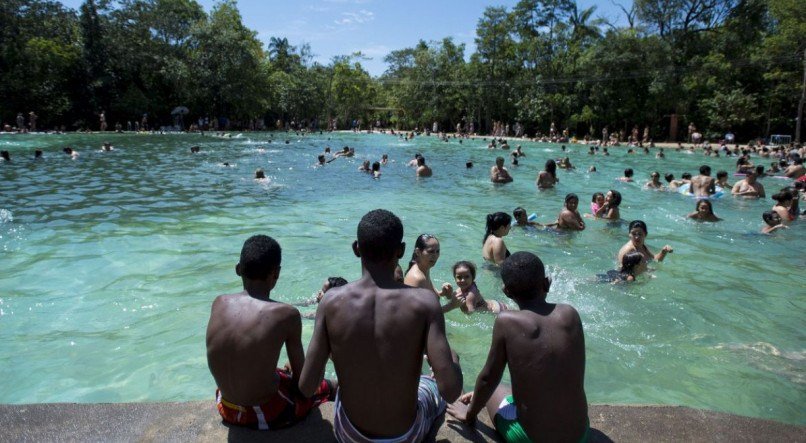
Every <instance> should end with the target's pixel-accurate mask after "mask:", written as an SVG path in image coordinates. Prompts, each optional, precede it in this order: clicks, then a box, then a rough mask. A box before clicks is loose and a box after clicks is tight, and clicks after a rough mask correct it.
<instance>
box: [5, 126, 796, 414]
mask: <svg viewBox="0 0 806 443" xmlns="http://www.w3.org/2000/svg"><path fill="white" fill-rule="evenodd" d="M269 137H270V136H269V135H268V134H252V135H248V134H244V135H243V136H242V137H239V138H232V139H219V138H212V137H201V136H198V135H105V136H99V135H63V136H56V135H49V136H44V135H27V136H24V135H3V136H0V149H3V150H9V151H10V152H11V155H12V160H13V162H12V163H10V164H7V163H0V178H2V180H0V258H2V261H1V262H0V268H2V270H3V271H2V272H0V402H3V403H29V402H124V401H126V402H128V401H179V400H199V399H212V395H213V392H214V389H215V386H214V383H213V379H212V377H211V376H210V374H209V372H208V370H207V363H206V358H205V348H204V335H205V328H206V324H207V318H208V315H209V309H210V304H211V302H212V300H213V298H214V297H215V296H216V295H217V294H221V293H225V292H234V291H238V290H240V281H239V279H238V277H237V276H236V275H235V272H234V266H235V263H236V262H237V260H238V254H239V252H240V247H241V245H242V243H243V241H244V240H245V239H246V238H247V237H248V236H250V235H252V234H256V233H266V234H269V235H271V236H273V237H275V238H276V239H277V240H278V241H279V242H280V244H281V245H282V246H283V249H284V257H283V271H282V275H281V278H280V281H279V283H278V285H277V288H276V289H275V291H274V292H273V293H272V295H273V297H275V298H277V299H280V300H284V301H288V302H293V303H303V302H305V301H309V300H311V299H312V298H313V296H314V294H315V292H316V291H317V290H318V289H319V287H320V286H321V283H322V281H323V280H324V279H325V278H326V277H327V276H335V275H341V276H344V277H345V278H347V279H355V278H357V277H358V276H359V273H360V265H359V262H358V260H357V259H356V258H355V257H354V256H353V255H352V252H351V249H350V244H351V242H352V240H353V239H354V236H355V228H356V225H357V223H358V220H359V219H360V217H361V216H362V215H363V214H364V213H365V212H366V211H368V210H370V209H374V208H377V207H383V208H387V209H390V210H392V211H393V212H395V213H396V214H398V215H399V216H400V217H401V219H402V220H403V223H404V226H405V229H406V238H405V240H406V242H407V243H408V244H409V245H410V246H411V245H413V243H414V239H415V237H416V236H417V235H418V234H419V233H423V232H427V233H432V234H436V235H437V236H438V237H439V238H440V241H441V243H442V257H441V258H440V261H439V263H438V264H437V266H436V267H435V268H434V269H433V270H432V278H433V280H434V282H435V284H437V285H439V284H441V283H442V282H445V281H450V282H452V277H451V275H450V267H451V265H452V264H453V263H454V262H455V261H458V260H462V259H469V260H472V261H475V262H476V263H477V264H480V262H481V240H482V235H483V232H484V219H485V215H486V214H487V213H490V212H494V211H498V210H501V211H506V212H510V213H511V211H512V209H514V208H515V207H516V206H523V207H525V208H526V209H527V211H528V212H529V213H531V212H537V213H538V215H539V216H538V221H542V222H547V221H549V220H551V219H553V218H554V217H556V214H557V213H558V212H559V210H560V208H561V205H562V203H561V202H562V199H563V197H564V195H565V194H566V193H568V192H576V193H577V194H579V195H580V199H581V203H580V210H581V211H582V212H585V211H587V208H588V206H589V202H590V196H591V194H592V193H593V192H594V191H603V192H604V191H606V190H608V189H611V188H612V189H617V190H620V191H621V192H622V195H623V197H624V200H623V203H622V206H621V213H622V217H624V218H625V219H628V220H630V219H635V218H640V219H643V220H645V221H646V222H647V224H648V226H649V237H648V239H647V244H648V245H649V246H650V248H652V249H653V250H654V251H657V250H658V249H659V248H660V247H662V246H663V245H664V244H667V243H668V244H670V245H672V246H673V247H674V249H675V251H674V253H673V254H671V255H670V256H669V257H668V258H667V260H666V261H665V262H664V263H661V264H656V265H655V266H654V267H655V268H656V271H655V272H653V273H652V274H651V277H649V278H643V279H641V281H639V282H637V283H635V284H631V285H608V284H599V283H596V282H595V279H594V276H595V274H597V273H602V272H605V271H607V270H609V269H612V268H613V267H614V262H615V254H616V252H617V251H618V249H619V248H620V247H621V246H622V245H623V244H624V243H625V242H626V241H627V234H626V227H625V226H623V225H616V226H613V225H608V224H605V223H603V222H597V221H591V220H588V229H587V230H586V231H584V232H582V233H578V234H571V235H558V234H552V233H548V232H526V231H522V230H520V229H513V230H512V232H511V233H510V234H509V236H507V237H506V238H505V242H506V244H507V246H508V247H509V249H510V250H511V251H518V250H529V251H533V252H535V253H537V254H538V255H539V256H540V257H541V258H542V259H543V261H544V262H545V263H546V264H547V265H548V267H549V272H550V274H551V275H552V277H553V279H554V284H553V286H552V288H551V289H552V290H551V292H550V294H549V300H551V301H556V302H564V303H570V304H572V305H573V306H575V307H576V308H577V309H578V310H579V312H580V314H581V316H582V320H583V323H584V327H585V337H586V348H587V371H586V375H587V377H586V391H587V394H588V399H589V401H591V402H594V403H662V404H679V405H686V406H693V407H699V408H708V409H715V410H719V411H726V412H732V413H736V414H742V415H750V416H758V417H767V418H772V419H777V420H782V421H786V422H790V423H798V424H806V417H805V416H804V414H803V405H804V404H806V389H804V388H805V387H806V361H805V360H804V359H806V349H805V345H806V340H805V339H804V321H803V319H804V308H805V307H806V291H804V281H805V280H804V277H803V269H804V265H806V260H804V256H803V251H804V246H806V242H804V240H803V238H804V223H803V222H800V223H799V224H798V223H796V224H795V225H794V226H793V227H792V229H790V230H787V231H783V232H780V233H778V234H777V235H775V236H762V235H758V234H756V233H757V232H758V230H759V229H760V227H761V223H762V222H761V215H760V214H761V212H763V211H764V210H767V209H768V208H769V207H771V206H772V202H771V200H769V199H767V200H765V201H743V200H735V199H733V198H731V197H729V196H728V197H726V198H723V199H720V200H716V201H715V212H716V213H717V215H719V216H720V217H722V218H724V219H725V221H723V222H721V223H718V224H698V223H695V222H691V221H688V220H686V218H685V216H686V214H688V213H689V212H691V211H693V210H694V202H693V200H691V199H689V198H686V197H683V196H681V195H677V194H671V193H664V192H653V191H648V190H644V189H642V188H641V185H640V184H626V183H619V182H616V181H615V180H614V178H615V177H618V176H619V175H620V174H621V171H622V170H623V169H624V168H625V167H627V166H630V167H633V168H634V169H635V170H636V177H638V178H639V180H638V181H639V182H641V183H643V182H644V181H645V180H646V179H647V178H648V173H649V171H651V170H656V169H657V170H659V171H660V172H661V173H664V172H673V173H674V174H675V175H676V176H678V177H679V175H680V174H681V173H682V172H684V171H689V172H692V173H696V170H697V167H698V166H699V165H700V164H701V163H702V162H706V163H708V164H710V165H711V166H712V167H713V168H714V171H716V170H718V169H728V170H732V164H733V161H732V160H730V159H726V158H717V159H715V158H704V157H702V156H701V155H700V154H687V153H684V152H674V151H673V150H668V149H667V150H666V151H667V158H666V159H662V160H660V159H655V158H654V155H652V156H649V155H643V154H636V155H627V154H626V153H625V152H624V150H623V149H618V148H613V149H612V151H613V154H612V155H611V156H610V157H601V156H596V157H590V156H588V155H587V153H586V152H587V149H586V147H584V146H574V145H569V147H570V153H569V156H570V157H571V160H572V161H573V162H574V163H575V164H577V165H578V166H579V169H577V170H575V171H570V172H566V171H560V172H559V177H560V180H561V181H560V184H559V186H558V188H557V189H556V190H550V191H545V192H538V191H537V190H536V188H535V186H534V179H535V177H536V175H537V172H538V171H539V169H541V167H542V165H543V163H544V162H545V160H546V159H548V158H555V157H559V156H560V155H561V152H560V147H559V146H558V145H546V144H534V143H521V144H522V145H523V147H524V151H525V152H526V154H527V157H526V158H525V159H523V160H522V162H521V166H519V167H515V168H512V167H510V170H511V171H512V175H513V176H514V178H515V181H514V182H513V183H511V184H508V185H504V186H500V185H498V186H497V185H492V184H491V183H489V181H488V176H487V174H488V170H489V167H490V166H491V165H492V164H493V160H494V157H495V156H497V155H501V153H502V151H493V152H491V151H488V150H487V149H486V142H484V141H482V140H474V141H465V142H464V143H463V144H459V143H458V142H457V141H455V140H452V141H451V142H450V143H444V142H440V141H437V140H436V139H435V138H425V137H421V138H417V139H415V140H413V141H410V142H404V141H402V140H400V139H398V138H395V137H393V136H389V135H380V134H376V135H354V134H338V135H331V136H330V137H332V139H328V137H329V136H328V135H323V136H308V137H298V136H294V135H293V134H292V135H288V136H287V137H288V139H289V141H290V143H289V144H287V145H286V144H284V143H282V141H283V140H284V139H285V137H286V135H285V134H277V135H275V136H274V138H275V140H274V142H273V143H268V139H269ZM104 140H110V141H111V142H112V143H113V144H114V145H115V146H116V150H115V151H113V152H108V153H102V152H99V147H100V145H101V143H102V141H104ZM68 144H69V145H71V146H73V147H74V148H75V149H76V150H77V151H79V152H80V156H79V157H78V158H77V159H75V160H71V159H70V158H69V157H68V156H66V155H64V154H62V153H61V148H62V147H64V146H66V145H68ZM197 144H198V145H201V147H202V152H201V153H200V154H197V155H191V154H190V153H189V147H190V146H192V145H197ZM325 145H329V146H331V147H332V148H333V149H334V150H335V149H338V148H340V147H342V146H344V145H349V146H352V147H355V148H356V153H357V154H356V157H355V158H354V159H338V160H336V161H334V162H333V163H330V164H328V165H327V166H326V167H324V168H314V167H313V164H314V163H315V162H316V156H317V155H318V154H319V153H321V152H322V151H323V148H324V146H325ZM513 146H514V145H513ZM35 148H41V149H44V150H45V158H44V159H42V160H39V161H34V160H33V159H32V157H33V150H34V149H35ZM415 152H422V153H424V155H425V156H426V158H427V160H428V163H429V164H430V165H431V166H432V167H433V169H434V177H432V178H428V179H421V180H418V179H416V178H415V177H414V172H413V170H412V169H410V168H408V167H406V162H407V161H408V160H409V159H411V157H412V156H413V154H414V153H415ZM383 153H388V154H389V156H390V158H391V159H392V163H390V164H389V165H388V166H387V167H385V168H384V169H383V177H382V179H381V180H378V181H375V180H371V179H369V178H368V176H367V175H365V174H364V173H361V172H358V171H357V168H358V166H359V165H360V164H361V161H362V160H364V159H369V160H372V161H374V160H377V159H379V158H380V156H381V154H383ZM653 154H654V152H653ZM468 159H472V160H473V161H474V162H475V163H476V167H475V168H474V169H471V170H467V169H465V166H464V164H465V161H466V160H468ZM225 161H226V162H229V163H231V164H232V166H231V167H224V166H223V165H222V162H225ZM766 163H769V162H766ZM591 164H595V165H596V166H597V167H598V169H599V172H597V173H592V174H591V173H587V172H586V171H587V167H588V166H589V165H591ZM258 167H261V168H263V169H265V170H266V175H267V176H269V178H270V179H269V181H268V182H267V183H257V182H255V181H254V180H253V179H252V176H253V174H254V170H255V169H256V168H258ZM731 179H733V177H731ZM763 183H764V185H765V186H766V188H767V193H768V195H769V194H772V193H773V192H774V191H775V190H777V188H779V187H780V186H783V185H785V184H787V183H788V182H786V181H784V180H777V179H772V178H768V179H765V180H764V181H763ZM409 253H410V250H409V251H407V257H408V256H409ZM477 283H478V285H479V288H480V289H481V291H482V293H483V294H484V295H485V297H487V298H489V299H498V300H506V298H505V297H504V295H503V294H502V293H501V291H500V289H499V287H500V280H499V279H498V278H497V277H496V276H495V274H494V273H493V272H492V271H490V270H486V269H483V270H481V271H480V273H479V275H478V279H477ZM510 305H512V303H511V302H510ZM300 310H301V311H302V312H304V313H310V312H313V310H314V307H312V306H306V307H301V308H300ZM446 321H447V324H448V326H447V327H448V335H449V340H450V342H451V345H452V346H453V347H454V348H455V349H456V350H457V352H458V353H459V354H460V356H461V357H462V366H463V369H464V373H465V386H466V388H471V387H472V384H473V382H474V380H475V377H476V375H477V373H478V371H479V369H480V368H481V366H482V365H483V363H484V360H485V358H486V353H487V349H488V346H489V342H490V331H491V328H492V324H493V317H492V316H489V315H483V314H479V315H475V316H473V317H466V316H465V315H464V314H462V313H461V312H458V311H454V312H451V313H449V314H448V315H447V316H446ZM312 327H313V322H312V321H310V320H306V321H305V323H304V325H303V336H304V337H303V340H304V343H306V344H307V342H308V340H309V338H310V335H311V331H312ZM328 374H329V375H331V376H332V375H333V372H332V368H329V370H328Z"/></svg>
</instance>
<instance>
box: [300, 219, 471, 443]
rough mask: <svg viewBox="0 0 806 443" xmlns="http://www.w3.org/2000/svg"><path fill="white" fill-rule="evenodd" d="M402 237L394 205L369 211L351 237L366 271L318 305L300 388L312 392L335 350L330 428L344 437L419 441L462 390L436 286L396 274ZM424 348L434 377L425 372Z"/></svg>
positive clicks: (343, 439)
mask: <svg viewBox="0 0 806 443" xmlns="http://www.w3.org/2000/svg"><path fill="white" fill-rule="evenodd" d="M402 239H403V225H402V223H401V222H400V219H399V218H397V216H395V215H394V214H392V213H391V212H389V211H385V210H383V209H376V210H374V211H370V212H369V213H367V214H366V215H364V217H363V218H362V219H361V222H360V223H359V224H358V240H357V241H355V242H353V252H354V253H355V255H356V257H360V258H361V268H362V276H361V278H360V279H359V280H357V281H354V282H351V283H348V284H347V285H345V286H341V287H338V288H333V289H331V290H330V291H328V293H327V297H325V298H323V299H322V302H321V303H319V307H318V308H317V312H316V324H315V326H314V331H313V337H312V338H311V342H310V344H309V346H308V358H307V360H306V362H305V367H304V368H303V370H302V377H300V382H299V383H300V384H299V387H300V390H301V391H302V393H303V394H305V395H308V394H313V393H314V392H315V390H316V389H317V387H318V386H319V385H320V384H321V382H322V377H323V375H324V372H325V364H326V363H327V359H328V357H331V359H332V360H333V367H334V368H335V370H336V374H337V375H338V376H339V384H340V386H339V392H338V395H337V396H336V403H335V412H334V415H335V416H334V420H333V431H334V433H335V434H336V439H337V440H338V441H341V442H345V441H351V442H355V441H357V442H370V441H374V440H375V439H392V438H394V441H399V442H409V441H421V440H422V439H423V438H424V437H425V436H427V435H428V434H429V432H430V430H431V428H432V426H433V424H434V420H435V419H436V418H437V417H438V416H439V415H440V414H441V413H442V412H443V411H444V410H445V400H447V401H454V400H456V398H457V397H459V394H460V393H461V390H462V372H461V369H460V368H459V364H458V362H457V360H456V359H455V356H453V358H452V354H453V353H452V352H451V348H450V346H449V345H448V339H447V337H446V336H445V318H444V317H443V315H442V309H441V307H440V305H439V301H438V300H437V298H436V297H434V292H433V291H431V290H427V289H422V288H413V287H411V286H406V285H405V284H403V283H400V282H398V281H396V280H395V268H396V267H397V263H398V260H399V259H400V257H402V256H403V252H404V250H405V247H406V245H405V243H402ZM423 352H425V353H426V354H427V356H428V362H429V363H430V365H431V368H432V370H433V374H434V376H433V377H429V376H421V375H420V371H421V369H422V363H423ZM443 398H444V400H443ZM390 441H391V440H390Z"/></svg>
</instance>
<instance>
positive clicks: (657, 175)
mask: <svg viewBox="0 0 806 443" xmlns="http://www.w3.org/2000/svg"><path fill="white" fill-rule="evenodd" d="M649 178H651V179H652V181H659V180H660V172H658V171H652V173H651V174H649Z"/></svg>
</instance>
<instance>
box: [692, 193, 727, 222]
mask: <svg viewBox="0 0 806 443" xmlns="http://www.w3.org/2000/svg"><path fill="white" fill-rule="evenodd" d="M695 209H696V211H694V212H692V213H691V214H689V215H688V218H690V219H692V220H697V221H703V222H718V221H721V220H722V219H721V218H719V217H717V216H716V214H714V206H713V204H712V203H711V201H710V200H708V199H703V200H698V201H697V205H696V206H695Z"/></svg>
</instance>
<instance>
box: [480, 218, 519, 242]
mask: <svg viewBox="0 0 806 443" xmlns="http://www.w3.org/2000/svg"><path fill="white" fill-rule="evenodd" d="M511 224H512V217H511V216H510V215H509V214H507V213H506V212H496V213H494V214H487V225H486V230H485V232H484V240H482V241H481V244H484V242H486V241H487V237H489V236H491V235H493V233H495V232H496V231H498V230H499V229H501V228H503V227H509V226H510V225H511Z"/></svg>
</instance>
